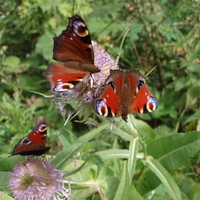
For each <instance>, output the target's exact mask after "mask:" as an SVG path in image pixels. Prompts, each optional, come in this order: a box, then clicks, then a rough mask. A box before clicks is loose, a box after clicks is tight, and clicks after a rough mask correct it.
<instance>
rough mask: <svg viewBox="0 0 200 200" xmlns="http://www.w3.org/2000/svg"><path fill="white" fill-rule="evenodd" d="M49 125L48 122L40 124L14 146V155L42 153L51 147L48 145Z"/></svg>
mask: <svg viewBox="0 0 200 200" xmlns="http://www.w3.org/2000/svg"><path fill="white" fill-rule="evenodd" d="M46 135H47V126H46V123H41V124H39V125H38V126H37V127H36V128H35V129H34V130H33V131H32V132H31V133H29V134H28V136H27V137H25V138H24V139H22V140H21V141H20V142H19V143H18V144H17V145H16V146H15V148H14V150H13V152H12V156H13V155H17V154H20V155H23V156H24V155H38V156H39V155H42V154H44V153H45V152H47V151H48V150H49V149H50V147H46V146H45V143H46Z"/></svg>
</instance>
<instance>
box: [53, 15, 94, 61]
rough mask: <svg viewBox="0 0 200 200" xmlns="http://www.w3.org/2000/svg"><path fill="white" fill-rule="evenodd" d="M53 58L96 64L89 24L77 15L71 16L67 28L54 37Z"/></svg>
mask: <svg viewBox="0 0 200 200" xmlns="http://www.w3.org/2000/svg"><path fill="white" fill-rule="evenodd" d="M53 58H54V59H55V60H57V61H61V62H68V61H79V62H83V63H84V62H85V63H87V62H88V63H91V64H94V55H93V50H92V44H91V38H90V34H89V31H88V28H87V25H86V24H85V22H84V21H83V19H82V18H81V17H79V16H77V15H75V16H73V17H71V18H69V25H68V26H67V29H66V30H64V31H63V32H62V34H61V35H60V36H58V37H55V38H54V49H53Z"/></svg>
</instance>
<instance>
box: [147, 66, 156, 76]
mask: <svg viewBox="0 0 200 200" xmlns="http://www.w3.org/2000/svg"><path fill="white" fill-rule="evenodd" d="M156 67H157V66H155V67H153V68H152V69H151V70H150V71H149V72H148V73H147V74H145V76H144V77H147V76H149V74H151V72H152V71H153V70H154V69H155V68H156Z"/></svg>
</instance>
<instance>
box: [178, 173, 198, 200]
mask: <svg viewBox="0 0 200 200" xmlns="http://www.w3.org/2000/svg"><path fill="white" fill-rule="evenodd" d="M176 181H177V183H178V185H179V187H180V190H181V194H182V197H183V200H188V199H191V200H199V197H200V183H198V182H196V181H194V180H193V179H192V178H189V177H186V176H184V175H177V176H176Z"/></svg>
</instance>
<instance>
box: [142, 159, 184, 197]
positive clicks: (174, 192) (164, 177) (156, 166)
mask: <svg viewBox="0 0 200 200" xmlns="http://www.w3.org/2000/svg"><path fill="white" fill-rule="evenodd" d="M145 162H146V163H147V166H148V167H149V169H150V170H151V171H152V172H153V173H154V174H155V175H156V176H157V177H158V178H159V179H160V181H161V182H162V183H163V185H164V186H165V188H166V190H167V191H168V193H169V195H170V196H171V198H172V199H173V200H180V199H181V193H180V190H179V188H178V186H177V184H176V183H175V181H174V179H173V178H172V177H171V175H170V174H169V173H168V172H167V170H166V169H165V168H164V167H163V166H162V165H161V164H160V163H159V162H158V161H157V160H155V159H153V158H149V159H146V160H145Z"/></svg>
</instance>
